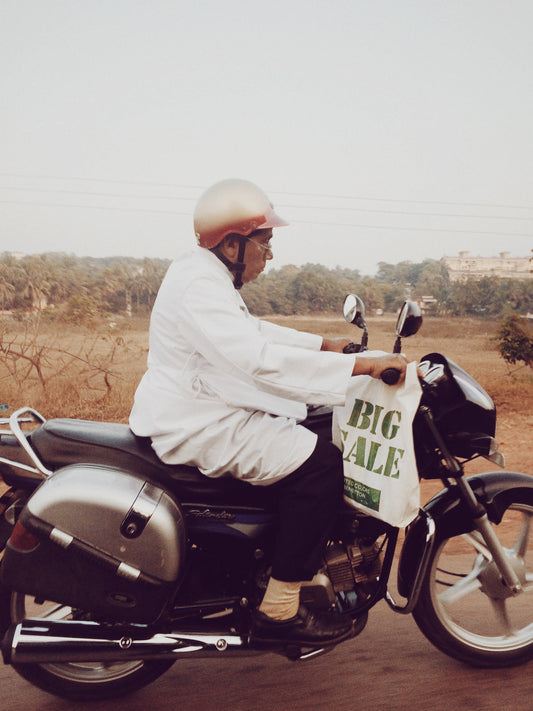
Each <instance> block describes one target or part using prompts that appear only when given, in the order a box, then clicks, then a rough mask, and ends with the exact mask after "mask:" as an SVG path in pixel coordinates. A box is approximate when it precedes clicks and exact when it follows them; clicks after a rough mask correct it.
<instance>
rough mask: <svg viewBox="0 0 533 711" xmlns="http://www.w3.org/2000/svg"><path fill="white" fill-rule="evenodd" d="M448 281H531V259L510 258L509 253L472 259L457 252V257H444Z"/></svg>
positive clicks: (532, 263)
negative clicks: (490, 278) (483, 278)
mask: <svg viewBox="0 0 533 711" xmlns="http://www.w3.org/2000/svg"><path fill="white" fill-rule="evenodd" d="M444 264H445V265H446V268H447V269H448V274H449V275H450V281H460V280H461V279H467V278H468V277H470V278H472V279H481V278H482V277H491V276H495V277H503V278H506V279H533V257H511V253H510V252H500V256H499V257H473V256H471V254H470V252H459V256H458V257H444Z"/></svg>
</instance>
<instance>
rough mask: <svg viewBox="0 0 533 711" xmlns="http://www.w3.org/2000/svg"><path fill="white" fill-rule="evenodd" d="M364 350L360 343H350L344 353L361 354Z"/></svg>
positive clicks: (345, 347) (343, 350)
mask: <svg viewBox="0 0 533 711" xmlns="http://www.w3.org/2000/svg"><path fill="white" fill-rule="evenodd" d="M362 350H363V349H362V348H361V345H360V344H359V343H348V345H347V346H344V348H343V349H342V352H343V353H360V352H361V351H362Z"/></svg>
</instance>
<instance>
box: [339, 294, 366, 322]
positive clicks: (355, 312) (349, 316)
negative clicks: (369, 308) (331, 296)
mask: <svg viewBox="0 0 533 711" xmlns="http://www.w3.org/2000/svg"><path fill="white" fill-rule="evenodd" d="M342 312H343V314H344V320H345V321H347V322H348V323H354V324H355V325H356V326H358V327H359V328H362V329H366V323H365V305H364V303H363V301H362V300H361V299H360V298H359V297H358V296H356V295H355V294H348V296H347V297H346V299H345V300H344V306H343V309H342Z"/></svg>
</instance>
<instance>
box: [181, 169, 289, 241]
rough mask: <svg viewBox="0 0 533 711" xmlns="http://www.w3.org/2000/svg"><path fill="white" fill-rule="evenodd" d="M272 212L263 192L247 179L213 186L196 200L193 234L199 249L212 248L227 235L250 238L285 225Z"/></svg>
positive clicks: (270, 204)
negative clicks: (259, 231) (233, 234)
mask: <svg viewBox="0 0 533 711" xmlns="http://www.w3.org/2000/svg"><path fill="white" fill-rule="evenodd" d="M288 224H289V223H288V222H285V220H283V219H282V218H281V217H279V215H276V213H275V212H274V207H273V205H272V203H271V202H270V200H269V199H268V197H267V196H266V195H265V193H264V192H263V191H262V190H261V189H260V188H258V187H257V185H254V183H250V182H249V181H248V180H239V179H229V180H222V181H221V182H220V183H215V185H212V186H211V187H210V188H208V189H207V190H206V191H205V192H204V193H203V195H202V196H201V197H200V199H199V200H198V203H197V205H196V209H195V210H194V232H195V234H196V239H197V241H198V244H199V245H200V246H201V247H206V248H207V249H212V248H213V247H216V246H217V245H218V244H220V242H222V240H223V239H224V237H226V235H229V234H232V233H236V234H239V235H242V236H246V235H249V234H250V233H252V232H254V231H255V230H263V229H268V228H271V227H283V226H284V225H288Z"/></svg>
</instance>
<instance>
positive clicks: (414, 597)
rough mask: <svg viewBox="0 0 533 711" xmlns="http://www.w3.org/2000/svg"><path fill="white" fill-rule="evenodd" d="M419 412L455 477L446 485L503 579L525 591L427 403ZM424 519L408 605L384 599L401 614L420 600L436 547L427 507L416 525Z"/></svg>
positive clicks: (517, 590) (515, 591)
mask: <svg viewBox="0 0 533 711" xmlns="http://www.w3.org/2000/svg"><path fill="white" fill-rule="evenodd" d="M420 412H421V413H422V415H423V416H424V419H425V421H426V424H427V426H428V428H429V430H430V431H431V433H432V435H433V437H434V439H435V442H436V444H437V446H438V448H439V450H440V452H441V454H442V456H443V459H444V460H445V462H446V465H447V470H448V472H449V473H450V478H452V479H454V481H455V484H453V485H452V484H450V482H448V484H447V485H448V489H449V491H454V490H456V491H455V496H456V497H457V500H460V501H461V502H462V504H463V506H464V508H465V513H466V518H468V519H469V520H470V521H471V522H472V524H473V526H474V528H475V529H476V530H477V531H478V532H479V534H480V536H481V537H482V539H483V541H484V543H485V546H486V548H487V551H488V553H490V555H491V556H492V559H493V560H494V562H495V564H496V566H497V568H498V570H499V572H500V575H501V579H502V582H503V583H504V584H505V586H506V587H507V589H508V590H509V592H510V593H511V594H512V595H519V594H520V593H521V592H523V588H522V584H521V583H520V580H519V578H518V576H517V574H516V572H515V570H514V568H513V567H512V566H511V564H510V563H509V559H508V557H507V555H506V553H505V550H504V548H503V546H502V544H501V543H500V541H499V539H498V536H497V535H496V533H495V531H494V529H493V527H492V525H491V523H490V520H489V517H488V514H487V509H486V508H485V506H484V505H483V504H482V503H481V502H480V501H479V500H478V499H477V498H476V495H475V493H474V491H473V489H472V487H471V485H470V483H469V482H468V481H467V480H466V479H465V478H464V472H463V468H462V466H461V465H460V463H459V462H458V461H457V460H456V459H455V457H454V456H453V455H452V454H451V452H450V450H449V449H448V447H447V445H446V442H445V441H444V439H443V437H442V436H441V434H440V432H439V431H438V429H437V427H436V425H435V422H434V420H433V415H432V413H431V410H430V409H429V408H428V407H425V406H423V407H421V408H420ZM422 521H424V522H425V530H424V532H423V536H424V541H423V542H422V543H421V544H420V546H419V550H420V557H419V560H418V562H417V564H416V566H415V570H414V572H413V574H412V576H411V580H410V585H409V588H408V594H407V603H406V604H405V605H400V604H398V603H396V602H395V601H394V599H393V598H392V596H391V595H390V593H389V592H387V593H386V598H385V599H386V601H387V603H388V604H389V606H390V607H391V608H392V609H393V610H394V611H395V612H400V613H402V614H408V613H410V612H412V610H413V609H414V607H415V606H416V603H417V602H418V597H419V594H420V590H421V587H422V583H423V580H424V578H425V575H426V572H427V568H428V565H429V563H430V561H431V558H432V552H433V548H434V546H435V542H436V530H437V524H438V522H436V521H435V520H434V519H433V517H432V516H431V514H430V513H428V512H427V511H424V510H423V511H421V512H420V517H419V520H418V521H417V525H418V526H419V527H421V526H422Z"/></svg>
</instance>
